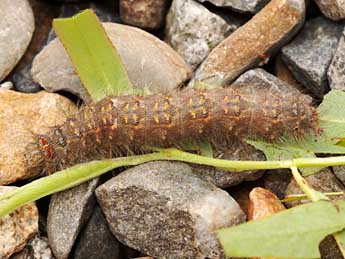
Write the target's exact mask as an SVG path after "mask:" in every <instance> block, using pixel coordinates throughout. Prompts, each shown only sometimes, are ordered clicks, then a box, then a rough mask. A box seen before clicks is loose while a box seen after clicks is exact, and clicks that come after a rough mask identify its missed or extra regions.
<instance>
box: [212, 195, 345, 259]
mask: <svg viewBox="0 0 345 259" xmlns="http://www.w3.org/2000/svg"><path fill="white" fill-rule="evenodd" d="M344 228H345V201H338V202H336V203H335V204H333V203H331V202H327V201H318V202H313V203H308V204H305V205H301V206H298V207H295V208H292V209H288V210H286V211H283V212H280V213H278V214H274V215H272V216H269V217H267V218H263V219H260V220H255V221H250V222H247V223H244V224H241V225H238V226H235V227H230V228H224V229H221V230H219V231H218V238H219V240H220V242H221V244H222V246H223V248H224V250H225V253H226V255H227V256H228V257H277V258H303V259H305V258H320V252H319V243H320V241H321V240H322V239H323V238H324V237H326V236H327V235H329V234H332V233H335V232H338V231H341V230H343V229H344Z"/></svg>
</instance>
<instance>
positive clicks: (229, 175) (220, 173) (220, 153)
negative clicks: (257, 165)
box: [190, 141, 265, 188]
mask: <svg viewBox="0 0 345 259" xmlns="http://www.w3.org/2000/svg"><path fill="white" fill-rule="evenodd" d="M214 156H215V157H216V158H221V159H228V160H259V161H260V160H265V156H264V154H263V153H262V152H261V151H258V150H256V149H255V148H254V147H252V146H250V145H248V144H245V143H240V142H238V141H234V142H233V143H231V144H230V145H226V146H224V147H221V146H217V149H216V150H214ZM190 166H191V167H192V168H193V173H195V174H197V175H198V176H199V177H200V178H202V179H204V180H206V181H209V182H211V183H213V184H214V185H216V186H217V187H219V188H227V187H230V186H233V185H237V184H240V183H241V182H243V181H254V180H257V179H258V178H260V177H261V176H262V175H263V174H264V172H265V171H264V170H252V171H245V172H229V171H225V170H222V169H220V168H215V167H210V166H203V165H197V164H191V165H190Z"/></svg>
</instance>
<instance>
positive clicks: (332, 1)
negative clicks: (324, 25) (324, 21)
mask: <svg viewBox="0 0 345 259" xmlns="http://www.w3.org/2000/svg"><path fill="white" fill-rule="evenodd" d="M315 2H316V4H317V5H318V6H319V8H320V10H321V12H322V13H323V15H324V16H326V17H327V18H329V19H332V20H334V21H338V20H342V19H344V18H345V1H344V0H315Z"/></svg>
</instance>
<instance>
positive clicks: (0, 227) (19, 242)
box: [0, 186, 38, 258]
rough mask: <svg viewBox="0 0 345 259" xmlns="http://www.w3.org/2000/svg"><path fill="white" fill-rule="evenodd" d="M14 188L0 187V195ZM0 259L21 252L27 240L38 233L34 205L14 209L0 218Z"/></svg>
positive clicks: (36, 214)
mask: <svg viewBox="0 0 345 259" xmlns="http://www.w3.org/2000/svg"><path fill="white" fill-rule="evenodd" d="M14 189H16V187H12V186H11V187H10V186H0V195H1V194H4V193H6V192H9V191H12V190H14ZM0 233H1V234H0V258H9V257H10V256H11V255H12V254H14V253H16V252H19V251H20V250H22V249H23V248H24V247H25V245H26V243H27V242H28V240H29V239H30V238H31V237H32V236H33V235H34V234H36V233H38V210H37V207H36V205H35V204H34V203H29V204H27V205H24V206H23V207H21V208H19V209H16V210H15V211H13V212H12V213H10V214H9V215H6V216H4V217H1V218H0Z"/></svg>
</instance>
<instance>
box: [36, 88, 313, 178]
mask: <svg viewBox="0 0 345 259" xmlns="http://www.w3.org/2000/svg"><path fill="white" fill-rule="evenodd" d="M306 132H314V133H317V132H318V116H317V113H316V109H315V108H314V107H313V106H312V99H311V98H310V97H309V96H306V95H303V94H301V93H299V92H298V91H297V90H296V91H292V92H291V89H289V90H285V89H278V88H275V87H270V88H267V86H260V85H253V86H248V85H233V86H231V87H230V88H225V89H222V88H218V89H213V90H192V89H190V90H184V91H179V92H175V93H171V94H154V95H146V96H137V95H128V96H119V97H108V98H105V99H103V100H102V101H100V102H97V103H94V104H92V105H90V106H85V107H83V108H81V109H80V111H79V113H78V114H77V115H76V116H74V117H72V118H69V119H68V120H67V121H66V122H65V123H64V124H62V125H60V126H57V127H55V128H53V129H52V130H51V131H50V132H49V133H48V134H46V135H39V136H37V143H35V145H36V150H37V151H38V150H39V152H36V156H38V158H37V160H38V161H40V163H41V165H42V167H45V168H46V169H49V168H50V169H49V171H56V170H58V169H62V168H66V167H68V166H71V165H74V164H77V163H80V162H85V161H90V160H96V159H102V158H108V157H112V156H114V155H117V154H119V153H122V154H123V152H127V151H128V150H129V151H132V152H136V151H145V150H146V147H150V146H151V147H152V146H158V147H169V146H175V145H176V144H178V143H181V142H183V141H186V140H200V139H202V140H205V139H207V140H209V141H223V140H224V139H225V140H227V139H229V138H233V137H237V138H242V137H255V138H264V139H266V140H269V141H273V140H277V139H279V138H281V137H283V136H293V137H300V136H303V135H304V134H305V133H306ZM37 160H36V161H37ZM52 167H53V168H52Z"/></svg>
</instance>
